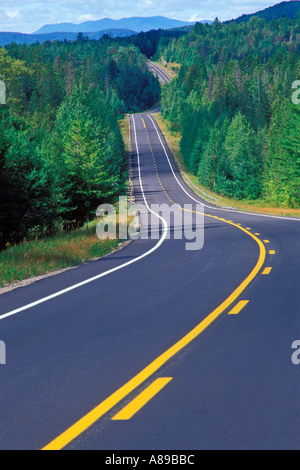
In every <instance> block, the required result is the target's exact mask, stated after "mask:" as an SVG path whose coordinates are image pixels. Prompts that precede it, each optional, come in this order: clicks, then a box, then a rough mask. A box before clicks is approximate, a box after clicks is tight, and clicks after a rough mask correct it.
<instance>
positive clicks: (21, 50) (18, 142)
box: [0, 37, 160, 248]
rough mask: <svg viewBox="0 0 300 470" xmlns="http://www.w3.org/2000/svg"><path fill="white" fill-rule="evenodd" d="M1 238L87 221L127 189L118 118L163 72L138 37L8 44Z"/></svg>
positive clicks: (0, 128) (146, 98) (151, 92)
mask: <svg viewBox="0 0 300 470" xmlns="http://www.w3.org/2000/svg"><path fill="white" fill-rule="evenodd" d="M0 79H1V80H4V81H5V83H6V86H7V104H6V105H4V106H1V107H0V248H3V247H4V246H5V245H6V244H7V243H14V242H18V241H20V240H22V239H23V238H24V237H27V238H32V237H39V236H42V235H47V234H52V233H55V232H57V231H58V230H70V229H71V228H74V227H77V226H80V225H82V224H83V223H84V222H85V221H86V220H88V219H89V218H90V217H91V216H92V214H94V212H95V210H96V208H97V206H98V205H99V204H101V203H102V202H104V201H110V200H112V199H113V198H114V196H115V195H117V194H120V192H121V191H122V190H123V189H124V184H125V183H126V180H127V164H126V155H125V151H124V145H123V141H122V137H121V133H120V130H119V126H118V118H119V117H120V116H122V115H123V114H124V113H125V112H130V111H133V112H136V111H139V110H143V109H146V108H149V107H150V106H152V105H153V104H154V102H155V101H156V100H157V99H158V97H159V94H160V88H159V84H158V82H157V81H156V80H155V78H154V77H153V75H151V74H150V72H149V71H148V69H147V64H146V58H145V56H143V55H142V54H141V52H140V51H139V50H138V49H137V48H136V47H135V46H134V45H128V46H127V47H123V46H121V45H120V44H119V43H118V42H117V41H114V40H112V39H110V38H107V37H105V38H104V39H102V40H100V41H87V40H86V39H85V38H83V37H79V38H78V40H77V41H75V42H72V43H70V42H66V41H65V42H58V41H56V42H54V43H50V42H48V43H45V44H43V45H40V44H34V45H30V46H18V45H15V44H12V45H10V46H8V47H7V48H6V49H0Z"/></svg>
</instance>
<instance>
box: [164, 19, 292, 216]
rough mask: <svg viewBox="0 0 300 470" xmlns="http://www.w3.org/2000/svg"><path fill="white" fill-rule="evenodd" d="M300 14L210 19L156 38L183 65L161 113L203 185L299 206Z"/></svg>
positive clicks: (171, 59)
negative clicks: (297, 85) (296, 90)
mask: <svg viewBox="0 0 300 470" xmlns="http://www.w3.org/2000/svg"><path fill="white" fill-rule="evenodd" d="M299 52H300V16H299V15H298V17H296V19H294V20H292V19H290V18H286V17H282V18H280V19H279V20H272V21H269V22H268V21H266V20H265V19H262V18H257V17H253V18H251V19H250V21H248V22H247V23H235V22H231V23H229V24H222V23H220V22H219V21H218V20H216V21H215V22H214V24H213V25H212V26H208V25H203V24H196V25H195V27H194V28H193V29H192V30H191V31H190V32H189V33H188V34H186V35H184V36H182V37H180V38H178V39H172V40H170V41H168V44H165V43H162V44H158V49H157V58H158V57H161V56H162V55H163V56H164V58H165V59H166V60H167V61H168V62H176V63H178V64H180V66H181V67H180V72H179V74H178V77H177V79H175V80H173V81H172V82H171V84H170V85H168V86H165V87H164V89H163V93H162V113H163V116H164V117H165V118H168V119H169V120H170V122H171V123H172V128H173V129H174V130H175V131H179V132H180V133H181V134H182V139H181V150H182V154H183V156H184V160H185V163H186V164H187V166H188V167H189V168H190V170H192V172H193V173H194V174H195V175H197V176H198V178H199V181H200V182H201V184H202V185H203V186H205V187H207V188H209V189H211V190H213V191H215V192H217V193H219V194H221V195H225V196H230V197H235V198H238V199H251V200H257V199H260V198H263V199H264V200H266V201H267V202H268V203H270V204H272V205H277V206H282V207H294V208H298V207H300V139H299V131H300V106H296V105H295V104H293V102H292V93H293V90H292V84H293V83H294V82H295V81H296V80H299V79H300V55H299Z"/></svg>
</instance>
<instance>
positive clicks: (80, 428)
mask: <svg viewBox="0 0 300 470" xmlns="http://www.w3.org/2000/svg"><path fill="white" fill-rule="evenodd" d="M144 126H145V128H146V124H145V122H144ZM146 130H147V129H146ZM153 157H154V156H153ZM204 215H205V216H206V217H210V218H213V219H216V220H221V221H224V219H221V218H219V217H217V216H213V215H210V214H204ZM225 222H226V223H228V224H230V225H232V226H233V227H236V228H238V229H239V230H241V231H243V232H244V233H246V234H247V235H248V236H250V237H251V238H252V239H253V240H255V242H256V243H257V245H258V247H259V258H258V261H257V263H256V266H255V267H254V269H253V270H252V271H251V272H250V274H249V275H248V276H247V277H246V279H244V281H243V282H242V283H241V284H240V285H239V286H238V287H237V288H236V289H235V290H234V291H233V292H232V293H231V294H230V295H229V297H228V298H227V299H226V300H224V302H222V303H221V305H219V306H218V307H217V308H216V309H215V310H213V311H212V312H211V313H210V314H209V315H208V316H207V317H206V318H205V319H204V320H202V321H201V322H200V323H199V324H198V325H197V326H196V327H195V328H193V329H192V330H191V331H190V332H189V333H187V334H186V335H185V336H183V337H182V338H181V339H180V340H179V341H177V342H176V343H175V344H174V345H173V346H171V347H170V348H169V349H167V350H166V351H165V352H164V353H163V354H161V355H160V356H158V357H157V358H156V359H155V360H154V361H152V362H151V363H150V364H149V365H148V366H147V367H145V368H144V369H143V370H142V371H140V372H139V373H138V374H137V375H136V376H135V377H133V378H132V379H131V380H129V381H128V382H127V383H126V384H125V385H123V386H122V387H121V388H119V389H118V390H116V391H115V392H114V393H112V394H111V395H110V396H109V397H108V398H106V399H105V400H104V401H102V402H101V403H100V404H99V405H98V406H97V407H96V408H94V409H93V410H92V411H90V412H89V413H88V414H87V415H85V416H84V417H83V418H81V419H80V420H79V421H77V422H76V423H75V424H73V425H72V426H71V427H70V428H69V429H67V430H66V431H65V432H63V433H62V434H61V435H60V436H58V437H57V438H56V439H54V440H53V441H52V442H51V443H50V444H48V445H47V446H46V447H44V449H43V450H62V449H64V448H65V447H66V446H67V445H68V444H70V443H71V442H72V441H74V440H75V439H76V438H78V437H79V436H80V435H82V434H83V433H84V432H85V431H86V430H87V429H88V428H90V427H91V426H92V425H93V424H95V423H96V422H97V421H98V420H99V419H100V418H102V417H103V416H104V415H105V414H107V413H108V412H109V411H110V410H112V409H113V408H114V407H115V406H116V405H117V404H119V403H120V402H121V401H122V400H124V398H126V397H128V396H129V395H130V394H131V393H132V392H133V391H135V390H136V389H137V388H138V387H140V386H141V385H142V384H143V383H145V382H146V381H147V380H148V379H149V378H150V377H152V376H153V375H154V374H155V373H157V372H158V371H159V370H160V369H161V368H162V367H163V366H164V365H165V364H166V363H167V362H168V361H169V360H170V359H171V358H173V357H174V356H176V355H177V354H178V353H179V352H180V351H182V350H183V349H184V348H185V347H186V346H187V345H189V344H190V343H191V342H192V341H194V340H195V339H196V338H197V337H199V335H201V333H203V331H204V330H206V329H207V328H208V327H209V326H210V325H211V324H212V323H213V322H214V321H215V320H216V319H217V318H218V317H219V316H220V315H221V314H222V313H224V312H225V311H226V310H227V309H228V308H229V307H230V306H231V305H232V304H233V303H234V302H235V301H236V300H237V299H238V297H239V296H240V295H241V294H242V293H243V292H244V290H245V289H246V288H247V287H248V286H249V284H250V283H251V282H252V281H253V279H254V278H255V277H256V276H257V275H258V274H259V273H260V271H261V269H262V267H263V265H264V262H265V259H266V249H265V245H264V243H262V241H261V240H260V239H259V238H257V236H256V235H254V234H252V233H251V232H250V231H249V230H247V229H245V228H243V227H242V226H241V224H235V223H234V222H232V221H230V222H229V221H226V220H225ZM245 302H247V301H244V303H243V304H241V305H240V307H241V308H243V306H245ZM237 310H238V308H237ZM233 313H234V312H232V314H233ZM170 380H171V378H170V377H168V378H160V379H158V380H156V381H154V382H153V383H152V384H151V385H150V386H149V387H147V389H146V390H145V391H144V392H142V393H140V394H139V395H138V396H137V398H136V399H135V400H133V402H131V403H129V405H128V406H127V407H125V408H124V409H123V410H122V411H121V412H119V413H118V414H116V415H115V416H114V418H113V419H115V420H116V419H129V417H130V416H132V415H133V414H135V413H136V412H137V410H139V409H140V408H141V407H142V406H144V404H145V403H147V402H148V401H149V400H150V399H151V398H152V397H153V396H154V395H155V394H156V393H158V392H159V391H160V390H161V389H162V388H163V387H165V386H166V385H167V384H168V383H169V382H170Z"/></svg>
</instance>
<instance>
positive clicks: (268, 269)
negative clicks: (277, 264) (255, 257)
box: [263, 268, 272, 274]
mask: <svg viewBox="0 0 300 470" xmlns="http://www.w3.org/2000/svg"><path fill="white" fill-rule="evenodd" d="M271 271H272V268H265V269H264V270H263V274H270V272H271Z"/></svg>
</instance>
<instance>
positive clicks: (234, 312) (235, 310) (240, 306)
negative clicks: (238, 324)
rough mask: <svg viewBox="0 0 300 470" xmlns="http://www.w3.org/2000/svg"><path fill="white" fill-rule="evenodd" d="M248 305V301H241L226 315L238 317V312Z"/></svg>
mask: <svg viewBox="0 0 300 470" xmlns="http://www.w3.org/2000/svg"><path fill="white" fill-rule="evenodd" d="M248 303H249V300H241V301H240V302H239V303H238V304H236V306H235V307H233V309H232V310H231V311H230V312H229V314H228V315H238V314H239V313H240V311H241V310H242V309H243V308H244V307H245V306H246V305H247V304H248Z"/></svg>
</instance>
